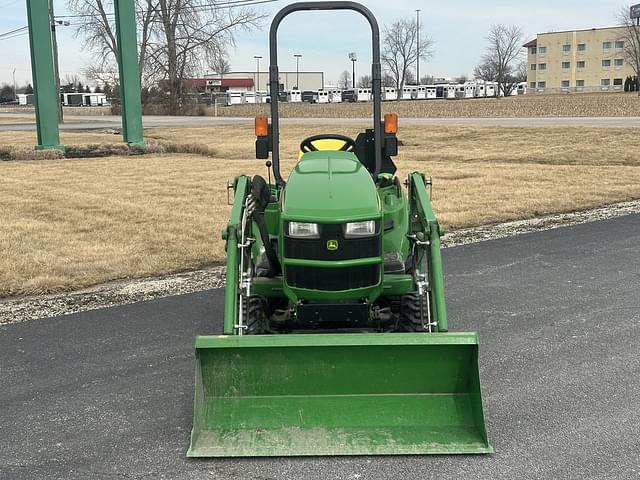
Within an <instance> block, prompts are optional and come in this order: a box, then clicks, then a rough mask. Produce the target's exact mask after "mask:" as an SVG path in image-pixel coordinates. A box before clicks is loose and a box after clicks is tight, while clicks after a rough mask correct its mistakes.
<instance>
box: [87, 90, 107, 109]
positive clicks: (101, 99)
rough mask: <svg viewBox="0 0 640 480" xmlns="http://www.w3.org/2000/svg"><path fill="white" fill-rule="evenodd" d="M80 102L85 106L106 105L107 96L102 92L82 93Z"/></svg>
mask: <svg viewBox="0 0 640 480" xmlns="http://www.w3.org/2000/svg"><path fill="white" fill-rule="evenodd" d="M82 104H83V105H84V106H85V107H102V106H103V105H108V102H107V96H106V95H105V94H104V93H84V94H82Z"/></svg>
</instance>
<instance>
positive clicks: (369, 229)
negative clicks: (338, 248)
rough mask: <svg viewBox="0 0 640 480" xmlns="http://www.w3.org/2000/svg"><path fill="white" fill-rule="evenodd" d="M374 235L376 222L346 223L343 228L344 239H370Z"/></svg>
mask: <svg viewBox="0 0 640 480" xmlns="http://www.w3.org/2000/svg"><path fill="white" fill-rule="evenodd" d="M375 233H376V222H375V221H374V220H367V221H366V222H351V223H347V224H346V225H345V228H344V236H345V237H346V238H353V237H370V236H371V235H375Z"/></svg>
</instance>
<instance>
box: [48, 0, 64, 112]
mask: <svg viewBox="0 0 640 480" xmlns="http://www.w3.org/2000/svg"><path fill="white" fill-rule="evenodd" d="M49 23H50V24H51V43H52V46H53V73H54V76H55V80H56V100H57V101H58V123H64V114H63V112H62V102H60V70H59V69H58V40H57V39H56V17H55V15H54V13H53V0H49ZM60 24H61V25H62V22H60Z"/></svg>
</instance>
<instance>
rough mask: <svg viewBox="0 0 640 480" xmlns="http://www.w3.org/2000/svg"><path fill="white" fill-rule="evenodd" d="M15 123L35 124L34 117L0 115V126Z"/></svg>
mask: <svg viewBox="0 0 640 480" xmlns="http://www.w3.org/2000/svg"><path fill="white" fill-rule="evenodd" d="M16 123H36V118H35V116H28V115H24V116H23V115H13V114H12V115H0V125H10V124H16Z"/></svg>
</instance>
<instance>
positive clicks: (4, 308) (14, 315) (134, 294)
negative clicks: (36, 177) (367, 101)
mask: <svg viewBox="0 0 640 480" xmlns="http://www.w3.org/2000/svg"><path fill="white" fill-rule="evenodd" d="M638 213H640V200H636V201H632V202H624V203H616V204H613V205H607V206H604V207H600V208H596V209H592V210H585V211H581V212H571V213H562V214H557V215H548V216H544V217H537V218H533V219H528V220H517V221H514V222H506V223H499V224H493V225H484V226H480V227H473V228H465V229H460V230H454V231H451V232H447V233H446V234H445V235H444V237H443V238H442V245H443V247H445V248H446V247H454V246H457V245H465V244H469V243H476V242H482V241H485V240H494V239H498V238H504V237H510V236H514V235H520V234H523V233H529V232H535V231H540V230H549V229H551V228H559V227H565V226H569V225H576V224H579V223H588V222H595V221H598V220H604V219H607V218H614V217H620V216H624V215H630V214H638ZM224 282H225V267H223V266H217V267H210V268H206V269H203V270H196V271H192V272H184V273H179V274H173V275H165V276H161V277H154V278H146V279H141V280H123V281H116V282H110V283H107V284H103V285H98V286H95V287H91V288H88V289H83V290H79V291H76V292H72V293H63V294H53V295H40V296H34V297H20V298H12V299H5V300H0V324H6V323H14V322H23V321H26V320H32V319H36V318H47V317H54V316H58V315H66V314H70V313H76V312H82V311H86V310H95V309H98V308H107V307H112V306H115V305H125V304H128V303H135V302H140V301H144V300H152V299H154V298H161V297H168V296H171V295H180V294H184V293H194V292H200V291H203V290H209V289H212V288H219V287H222V286H224Z"/></svg>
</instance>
